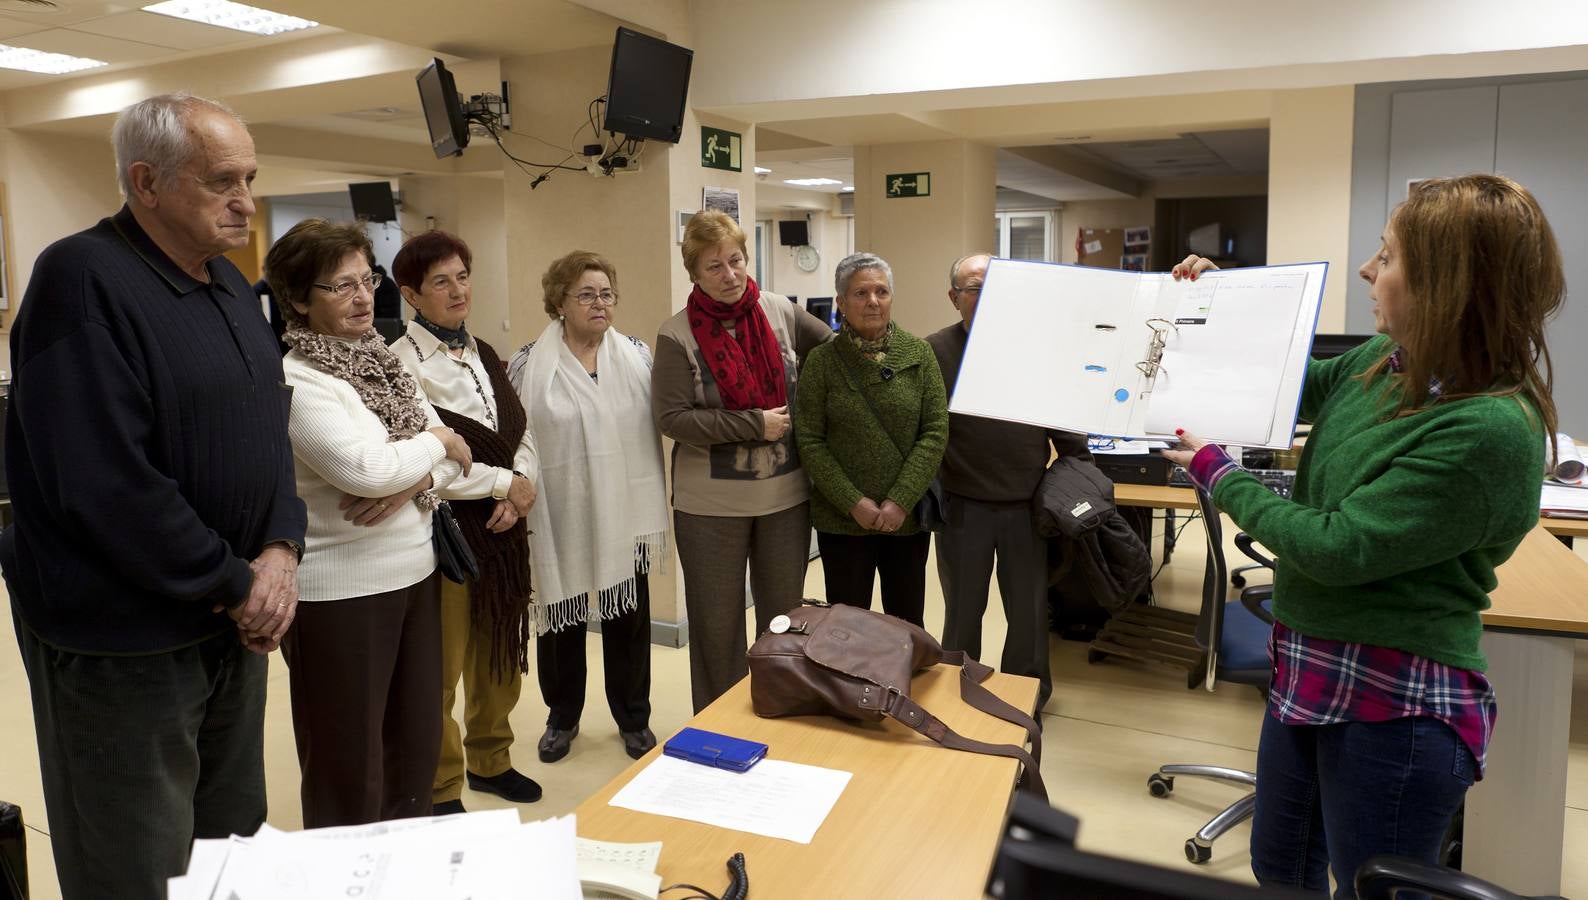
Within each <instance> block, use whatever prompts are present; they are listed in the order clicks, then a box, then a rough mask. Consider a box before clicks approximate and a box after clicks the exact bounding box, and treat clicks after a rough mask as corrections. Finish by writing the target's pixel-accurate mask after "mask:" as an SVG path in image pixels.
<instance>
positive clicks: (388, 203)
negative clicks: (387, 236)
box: [347, 181, 397, 222]
mask: <svg viewBox="0 0 1588 900" xmlns="http://www.w3.org/2000/svg"><path fill="white" fill-rule="evenodd" d="M347 194H348V197H349V198H350V199H351V200H352V201H353V218H355V219H364V220H366V221H369V222H395V221H397V198H396V196H395V195H393V194H392V191H391V182H389V181H364V182H360V183H358V184H350V185H348V186H347Z"/></svg>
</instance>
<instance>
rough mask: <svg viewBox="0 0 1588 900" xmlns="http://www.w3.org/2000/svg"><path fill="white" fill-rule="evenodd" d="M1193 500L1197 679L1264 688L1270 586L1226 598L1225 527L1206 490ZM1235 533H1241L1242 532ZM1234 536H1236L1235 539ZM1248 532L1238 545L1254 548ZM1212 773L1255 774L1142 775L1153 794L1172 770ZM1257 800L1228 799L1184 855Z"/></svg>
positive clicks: (1234, 778) (1221, 777)
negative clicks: (1200, 548) (1198, 525)
mask: <svg viewBox="0 0 1588 900" xmlns="http://www.w3.org/2000/svg"><path fill="white" fill-rule="evenodd" d="M1196 492H1197V505H1198V506H1199V507H1201V510H1202V524H1203V526H1204V528H1205V530H1206V532H1207V542H1208V561H1207V567H1206V568H1205V569H1204V570H1203V574H1202V610H1201V613H1200V615H1199V616H1198V617H1197V629H1196V641H1197V644H1198V646H1200V647H1201V648H1202V650H1203V654H1204V657H1203V658H1204V670H1203V677H1202V684H1203V686H1204V687H1205V688H1207V689H1208V690H1209V691H1211V690H1213V689H1214V688H1215V687H1217V686H1218V683H1219V681H1221V680H1223V681H1233V682H1235V683H1237V684H1247V685H1251V686H1253V687H1255V688H1257V689H1258V690H1259V691H1263V692H1265V693H1266V692H1267V690H1268V680H1269V676H1270V674H1271V672H1272V667H1271V666H1270V664H1269V661H1268V636H1269V632H1270V631H1271V630H1272V629H1273V624H1274V618H1273V616H1272V615H1271V614H1270V613H1269V611H1268V609H1267V607H1266V606H1264V604H1265V603H1268V602H1270V601H1271V600H1272V597H1273V586H1272V585H1266V584H1265V585H1258V586H1255V587H1249V588H1247V589H1246V590H1244V591H1242V592H1241V596H1240V599H1239V600H1227V599H1226V596H1227V591H1228V589H1227V588H1226V587H1225V586H1224V585H1225V578H1227V577H1228V575H1227V570H1226V567H1225V562H1224V529H1223V523H1222V521H1221V519H1220V518H1219V511H1218V509H1216V508H1215V507H1214V506H1213V498H1211V497H1209V496H1208V493H1207V491H1204V490H1202V489H1201V488H1197V489H1196ZM1240 537H1242V538H1244V537H1246V536H1245V535H1241V536H1240ZM1237 540H1239V539H1237ZM1250 546H1251V541H1250V539H1249V538H1248V539H1247V540H1246V541H1245V542H1244V544H1242V545H1241V549H1242V550H1243V551H1244V552H1247V553H1251V554H1253V558H1254V559H1257V558H1258V557H1257V555H1256V554H1255V551H1252V550H1250V549H1249V548H1250ZM1182 775H1183V776H1188V777H1193V778H1212V779H1215V780H1218V781H1228V782H1232V783H1234V784H1240V785H1245V786H1246V787H1248V788H1256V787H1257V776H1256V775H1255V774H1254V773H1252V772H1246V771H1242V770H1240V769H1230V768H1226V767H1224V766H1203V765H1191V764H1175V765H1166V766H1161V767H1159V769H1158V771H1157V772H1154V773H1153V774H1152V775H1149V776H1147V790H1148V791H1150V792H1151V793H1152V795H1153V796H1154V797H1159V798H1164V797H1168V796H1169V795H1170V793H1172V792H1173V791H1174V780H1175V778H1176V777H1177V776H1182ZM1256 806H1257V794H1256V792H1255V790H1254V791H1252V792H1250V793H1247V794H1246V796H1244V797H1242V798H1240V799H1239V800H1237V801H1235V802H1234V803H1232V804H1230V805H1229V806H1228V807H1226V808H1225V809H1224V811H1222V812H1220V813H1219V814H1218V815H1216V816H1214V817H1213V818H1211V819H1209V820H1208V823H1207V824H1206V825H1203V826H1202V828H1201V829H1200V830H1199V831H1197V833H1196V834H1195V835H1192V836H1191V838H1190V839H1188V840H1187V841H1186V842H1185V858H1186V859H1188V860H1190V861H1191V862H1193V863H1205V862H1207V861H1208V860H1210V859H1212V858H1213V842H1214V841H1215V840H1217V839H1218V837H1219V836H1220V835H1222V834H1224V833H1225V832H1227V831H1229V830H1230V829H1231V828H1234V827H1235V826H1236V825H1238V824H1240V823H1241V822H1244V821H1245V820H1247V819H1249V818H1251V815H1252V811H1253V810H1254V809H1255V808H1256Z"/></svg>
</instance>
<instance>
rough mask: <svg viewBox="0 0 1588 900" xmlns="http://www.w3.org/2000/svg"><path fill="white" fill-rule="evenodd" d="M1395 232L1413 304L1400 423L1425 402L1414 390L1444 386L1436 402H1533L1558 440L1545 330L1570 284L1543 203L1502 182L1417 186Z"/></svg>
mask: <svg viewBox="0 0 1588 900" xmlns="http://www.w3.org/2000/svg"><path fill="white" fill-rule="evenodd" d="M1389 227H1390V229H1392V230H1393V231H1394V233H1395V236H1396V237H1397V238H1398V239H1399V242H1400V246H1401V260H1402V264H1403V266H1404V269H1405V273H1406V293H1407V297H1408V299H1409V300H1410V301H1411V302H1409V303H1408V304H1407V308H1406V317H1405V318H1406V320H1405V322H1404V323H1402V325H1401V328H1400V330H1402V331H1404V333H1403V334H1398V335H1396V337H1397V338H1398V340H1399V342H1400V345H1401V347H1402V348H1403V349H1404V351H1405V352H1404V353H1403V354H1402V360H1401V361H1402V364H1403V370H1402V371H1403V373H1404V374H1403V377H1402V378H1401V379H1400V382H1401V386H1400V389H1399V391H1400V394H1399V397H1398V400H1397V406H1396V409H1395V415H1397V416H1401V415H1407V414H1410V413H1412V412H1415V411H1416V410H1417V409H1419V408H1421V407H1422V406H1423V404H1424V401H1425V400H1426V394H1425V393H1424V392H1423V391H1422V390H1418V389H1416V388H1415V387H1408V386H1414V385H1427V384H1429V382H1430V380H1431V379H1432V378H1435V377H1437V378H1438V379H1439V381H1440V384H1441V391H1440V396H1439V399H1438V400H1437V401H1435V402H1445V401H1450V400H1457V399H1461V398H1463V397H1477V396H1511V395H1516V394H1521V395H1523V396H1525V397H1526V398H1527V399H1528V400H1529V401H1530V402H1531V404H1532V406H1533V408H1534V409H1536V410H1537V411H1538V414H1539V415H1540V416H1541V417H1542V419H1543V422H1542V424H1543V430H1544V436H1545V437H1546V438H1549V439H1551V440H1553V438H1554V435H1555V427H1556V412H1555V401H1554V398H1553V396H1552V393H1553V389H1554V370H1553V367H1552V366H1551V365H1550V358H1549V348H1548V347H1547V346H1545V344H1544V326H1545V323H1547V322H1548V321H1549V319H1550V318H1552V317H1553V316H1554V315H1555V314H1556V313H1557V312H1559V311H1560V307H1561V304H1562V303H1564V302H1565V299H1566V275H1565V272H1564V270H1563V267H1562V264H1561V257H1560V247H1559V246H1558V245H1557V244H1556V243H1555V233H1554V231H1553V230H1551V229H1550V227H1549V220H1548V219H1546V218H1545V217H1544V210H1543V209H1542V208H1541V207H1540V206H1539V204H1538V200H1537V199H1535V198H1534V197H1533V194H1532V193H1531V192H1530V191H1528V189H1527V188H1525V187H1522V186H1521V185H1520V184H1517V183H1516V182H1515V181H1512V180H1511V179H1509V178H1506V177H1504V176H1503V175H1489V174H1482V173H1479V174H1472V175H1461V176H1459V177H1455V178H1431V179H1428V180H1426V181H1422V182H1419V183H1417V184H1415V185H1413V186H1412V189H1411V192H1410V196H1408V197H1407V199H1406V202H1405V203H1402V204H1401V205H1400V206H1399V207H1398V208H1397V209H1396V210H1395V212H1394V214H1393V215H1391V216H1390V223H1389ZM1387 362H1388V361H1387V360H1386V361H1385V362H1384V363H1381V366H1382V365H1387ZM1374 371H1375V372H1376V371H1379V369H1375V370H1374ZM1372 374H1373V373H1369V377H1371V375H1372Z"/></svg>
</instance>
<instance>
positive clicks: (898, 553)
mask: <svg viewBox="0 0 1588 900" xmlns="http://www.w3.org/2000/svg"><path fill="white" fill-rule="evenodd" d="M834 281H835V284H834V287H835V288H836V290H837V292H838V304H839V308H840V309H841V310H842V312H843V314H844V326H843V331H842V332H841V333H840V334H839V335H838V337H837V338H836V339H834V340H832V341H830V342H828V343H827V344H824V345H822V346H820V347H817V348H816V349H815V350H812V351H811V354H810V357H809V358H808V359H806V361H805V371H804V373H803V380H804V385H803V387H802V389H801V392H800V402H799V403H798V404H797V406H796V407H795V412H794V435H795V438H796V439H797V440H798V442H799V450H800V458H801V459H802V460H804V462H805V470H806V471H807V472H809V473H810V475H811V484H812V485H814V486H815V488H816V490H815V491H813V492H812V494H811V523H812V524H813V525H815V526H816V543H817V545H818V546H819V547H820V548H821V552H822V572H823V575H824V579H825V581H826V585H827V600H828V602H830V603H848V604H850V605H853V606H859V607H862V608H866V607H870V606H871V585H872V582H873V580H874V579H875V577H876V574H877V573H878V572H879V571H880V572H881V573H882V610H883V612H886V613H887V614H888V615H890V616H898V617H899V618H901V619H904V620H905V621H908V622H914V623H915V624H916V625H920V624H921V619H922V615H923V613H924V611H925V606H926V557H927V552H928V550H929V549H930V546H931V539H932V535H931V533H930V532H927V531H925V530H923V529H922V528H921V527H920V526H919V525H918V524H917V523H916V521H915V517H914V516H913V515H912V514H911V509H912V507H914V506H915V504H916V501H918V500H920V499H921V495H922V494H924V493H926V489H927V486H928V485H930V484H931V482H932V478H933V477H934V476H935V475H936V474H937V467H938V464H939V463H941V462H942V461H943V450H944V448H946V447H947V446H948V396H947V393H946V392H945V391H944V389H943V375H942V373H941V372H940V371H939V370H938V367H937V356H936V354H934V353H933V352H932V348H931V347H930V346H929V345H928V344H927V343H926V341H923V340H921V339H920V338H918V337H916V336H915V335H913V334H909V333H907V332H906V331H905V330H904V329H902V328H899V327H898V326H896V325H895V324H894V323H893V319H892V311H893V270H892V269H891V268H890V267H889V266H888V264H887V262H885V261H884V260H883V259H882V258H881V257H879V256H874V255H872V254H870V253H856V254H854V255H853V256H849V257H846V258H844V259H843V260H841V261H840V262H839V263H838V269H837V271H836V272H835V273H834Z"/></svg>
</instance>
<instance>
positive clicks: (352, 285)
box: [314, 272, 381, 300]
mask: <svg viewBox="0 0 1588 900" xmlns="http://www.w3.org/2000/svg"><path fill="white" fill-rule="evenodd" d="M380 282H381V274H380V273H379V272H371V273H369V274H368V275H365V276H364V277H363V278H354V279H349V280H347V281H338V282H337V283H336V284H318V283H317V284H315V285H314V286H315V287H317V288H319V289H320V290H322V291H325V292H326V293H328V294H334V295H335V296H336V299H338V300H347V299H350V298H351V297H352V296H353V293H354V292H355V291H357V290H358V289H359V288H361V287H362V288H364V289H365V290H367V291H369V292H370V293H371V294H373V293H375V289H376V288H378V287H380Z"/></svg>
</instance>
